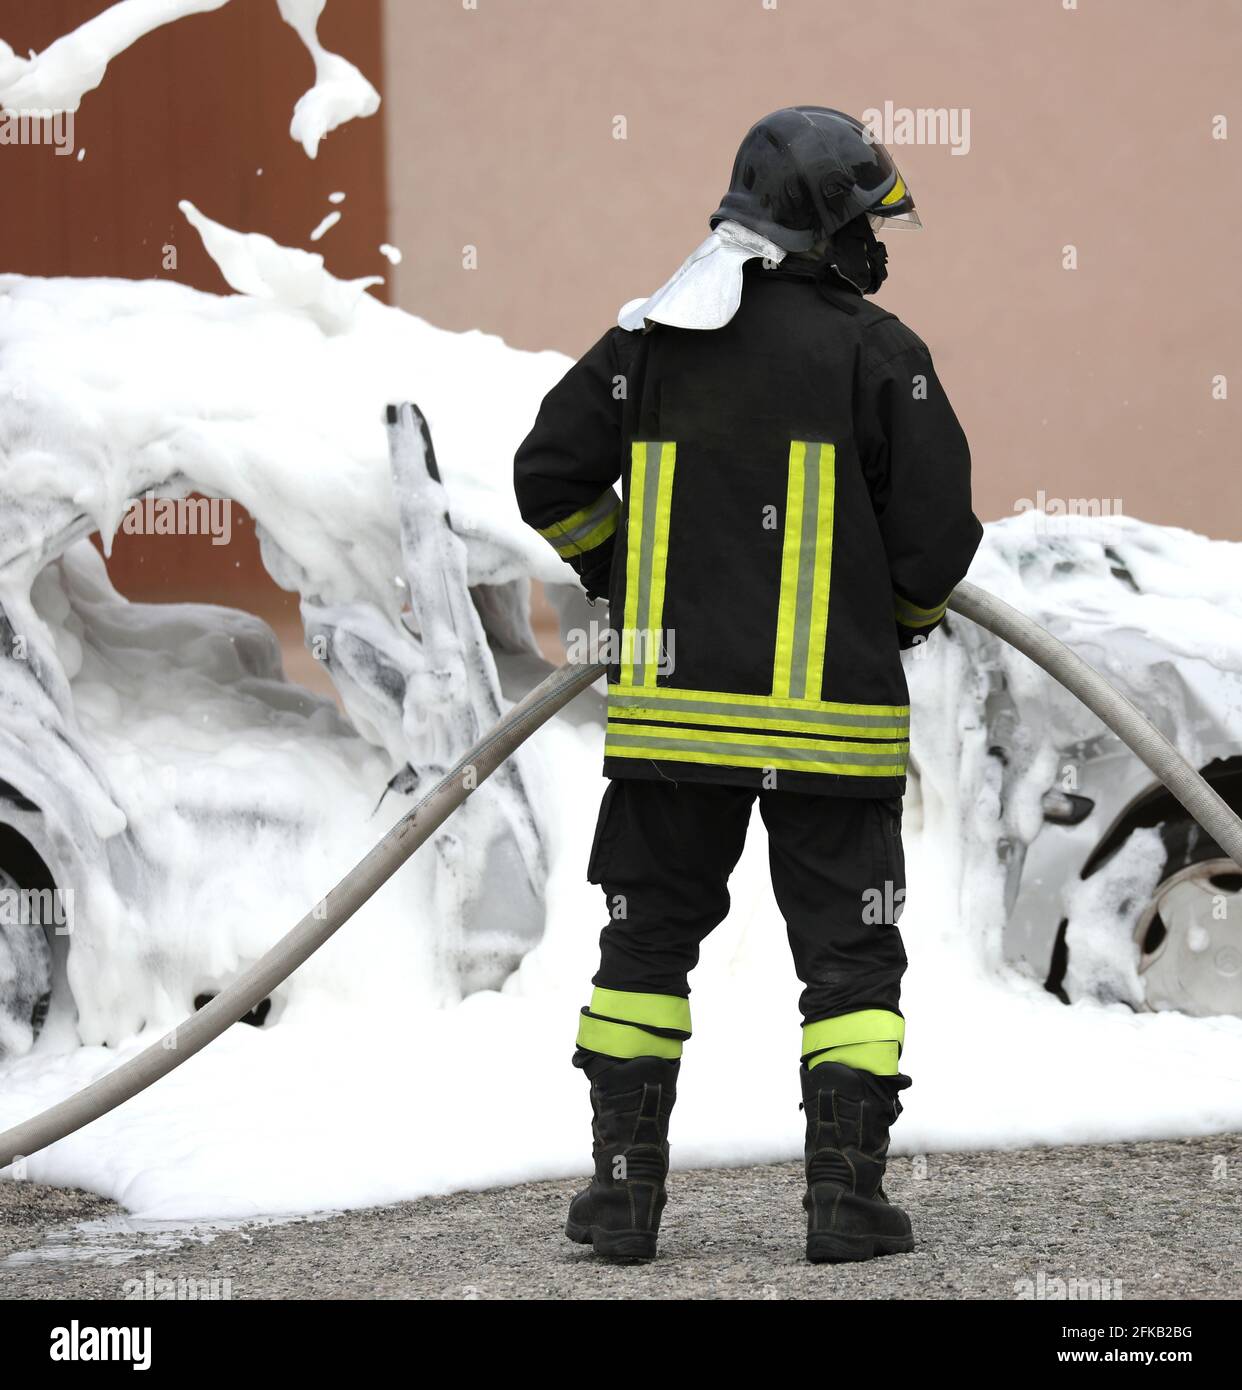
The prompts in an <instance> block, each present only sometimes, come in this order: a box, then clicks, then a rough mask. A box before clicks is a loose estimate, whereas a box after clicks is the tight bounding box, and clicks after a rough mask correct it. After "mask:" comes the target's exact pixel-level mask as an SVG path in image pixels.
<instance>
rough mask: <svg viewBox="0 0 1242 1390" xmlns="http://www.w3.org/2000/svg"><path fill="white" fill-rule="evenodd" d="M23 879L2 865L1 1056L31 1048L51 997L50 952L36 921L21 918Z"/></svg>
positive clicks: (42, 931) (45, 938)
mask: <svg viewBox="0 0 1242 1390" xmlns="http://www.w3.org/2000/svg"><path fill="white" fill-rule="evenodd" d="M20 901H21V899H20V885H19V884H18V882H17V880H16V879H15V878H14V877H13V876H12V875H11V874H8V873H6V872H5V871H4V870H3V869H0V1058H3V1057H9V1056H16V1055H20V1054H21V1053H23V1052H27V1051H29V1049H30V1048H31V1047H32V1046H33V1044H34V1040H35V1039H36V1038H37V1037H38V1036H39V1032H40V1030H41V1029H42V1027H43V1023H44V1020H45V1019H46V1018H47V1010H48V1004H49V1002H50V1000H51V997H52V952H51V950H50V948H49V947H48V944H47V935H46V933H45V932H44V930H43V927H42V926H41V925H40V924H38V923H33V924H32V923H29V922H23V921H22V920H21V913H20V911H19V910H18V909H19V906H20Z"/></svg>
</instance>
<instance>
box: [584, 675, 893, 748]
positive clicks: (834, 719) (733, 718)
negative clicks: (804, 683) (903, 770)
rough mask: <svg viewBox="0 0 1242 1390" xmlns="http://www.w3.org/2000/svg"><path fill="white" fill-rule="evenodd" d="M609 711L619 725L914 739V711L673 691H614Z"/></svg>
mask: <svg viewBox="0 0 1242 1390" xmlns="http://www.w3.org/2000/svg"><path fill="white" fill-rule="evenodd" d="M608 709H609V712H610V713H611V714H613V715H615V716H616V717H617V718H619V719H635V720H649V721H652V722H659V723H668V724H703V725H707V726H709V727H710V728H719V729H738V728H747V729H773V730H776V731H781V730H784V731H786V732H789V733H795V734H837V735H844V736H845V737H850V736H852V737H854V738H875V739H905V738H907V737H908V736H909V733H910V706H909V705H846V704H835V703H833V702H831V701H829V700H795V699H792V698H782V697H778V696H776V695H736V694H732V693H730V692H728V691H718V690H682V689H679V688H678V687H675V686H671V685H660V686H654V687H652V688H650V689H647V690H638V689H635V688H633V687H630V686H624V685H611V686H609V687H608ZM672 732H673V733H676V732H677V731H676V730H673V731H672Z"/></svg>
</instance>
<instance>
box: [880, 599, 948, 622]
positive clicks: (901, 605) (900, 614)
mask: <svg viewBox="0 0 1242 1390" xmlns="http://www.w3.org/2000/svg"><path fill="white" fill-rule="evenodd" d="M948 606H949V600H948V599H945V601H944V602H943V603H938V604H937V605H936V606H935V608H920V607H919V606H918V604H915V603H911V602H910V600H909V599H904V598H902V596H901V595H900V594H898V593H894V594H893V611H894V612H895V613H896V615H897V621H898V622H899V623H900V624H901V625H902V626H903V627H930V626H931V625H932V623H938V622H939V621H940V619H941V618H943V617H944V614H945V609H946V608H947V607H948Z"/></svg>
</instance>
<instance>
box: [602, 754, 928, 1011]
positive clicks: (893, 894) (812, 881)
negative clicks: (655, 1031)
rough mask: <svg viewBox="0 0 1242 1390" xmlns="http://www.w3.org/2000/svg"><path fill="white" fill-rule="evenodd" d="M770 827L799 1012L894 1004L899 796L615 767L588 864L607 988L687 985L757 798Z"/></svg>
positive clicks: (901, 875) (898, 958)
mask: <svg viewBox="0 0 1242 1390" xmlns="http://www.w3.org/2000/svg"><path fill="white" fill-rule="evenodd" d="M756 797H758V800H759V813H760V815H761V816H762V817H763V823H764V825H765V827H766V828H767V832H768V852H769V860H770V865H771V872H772V887H773V890H774V892H775V896H776V902H777V905H778V906H779V908H780V910H781V913H782V915H783V916H784V919H785V923H786V927H787V929H788V933H789V944H790V947H791V948H792V951H793V959H794V966H795V968H796V970H797V973H798V978H799V979H800V980H801V981H802V983H803V985H804V986H805V988H804V990H803V992H802V996H801V999H800V1007H801V1009H802V1014H803V1021H804V1023H805V1024H811V1023H815V1022H816V1021H818V1020H822V1019H830V1018H837V1017H839V1016H841V1015H855V1014H857V1013H859V1012H860V1011H863V1010H882V1011H885V1012H886V1013H889V1014H897V1013H898V1002H899V998H900V986H901V977H902V974H903V973H904V971H905V968H906V953H905V949H904V947H903V946H902V942H901V935H900V933H899V931H898V929H897V926H896V920H895V919H896V916H897V915H898V914H899V911H900V905H901V903H902V901H903V899H904V897H905V856H904V853H903V850H902V843H901V801H900V799H899V798H867V797H835V796H816V795H810V794H807V793H805V792H792V791H779V790H757V789H755V788H753V787H740V786H718V785H712V784H704V783H693V782H681V783H673V782H671V781H649V780H639V779H616V780H614V781H612V782H610V783H609V785H608V788H607V790H606V791H605V793H604V799H603V803H602V804H601V806H600V814H599V822H598V825H597V827H596V832H595V842H594V845H593V847H592V850H591V859H590V864H589V867H588V870H587V877H588V878H589V880H590V881H591V882H592V883H597V884H599V885H600V886H601V887H602V888H603V890H604V894H605V898H606V902H607V906H608V910H609V922H608V925H607V926H606V927H605V928H604V930H603V933H602V935H601V937H600V954H601V960H600V968H599V973H598V974H597V975H596V976H595V978H594V981H593V983H594V984H595V985H596V987H597V993H598V991H599V990H601V989H602V990H605V991H611V990H617V991H628V992H635V993H640V994H649V995H679V996H682V997H683V998H684V997H686V996H688V994H689V982H688V979H687V977H688V975H689V973H690V971H691V970H692V969H693V968H694V966H695V965H696V964H697V962H698V958H699V947H700V945H701V943H702V942H703V940H704V938H705V937H706V936H707V934H708V933H709V932H710V931H711V930H712V929H713V928H714V927H716V926H718V925H719V923H720V922H721V921H723V919H724V917H725V915H726V914H727V913H728V910H729V889H728V881H729V875H730V874H731V873H732V871H733V869H734V867H735V866H736V864H737V861H738V859H739V858H740V856H741V853H742V847H743V845H744V843H745V839H746V829H747V825H748V823H749V821H750V816H751V809H752V807H753V805H754V802H755V799H756Z"/></svg>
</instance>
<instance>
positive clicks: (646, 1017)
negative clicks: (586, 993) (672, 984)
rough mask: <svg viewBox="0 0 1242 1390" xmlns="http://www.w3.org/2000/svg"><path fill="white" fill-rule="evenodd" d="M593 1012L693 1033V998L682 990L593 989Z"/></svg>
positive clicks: (617, 1018) (625, 1020)
mask: <svg viewBox="0 0 1242 1390" xmlns="http://www.w3.org/2000/svg"><path fill="white" fill-rule="evenodd" d="M590 1008H591V1012H592V1013H593V1014H595V1015H597V1016H598V1017H600V1018H610V1019H614V1020H615V1021H617V1022H620V1023H641V1024H645V1025H646V1026H647V1027H648V1028H671V1029H673V1030H674V1031H675V1032H678V1033H685V1035H686V1036H687V1037H689V1036H690V1001H689V999H683V998H682V996H681V995H680V994H636V993H633V992H631V991H630V990H625V989H601V988H600V987H599V986H598V985H597V986H596V987H595V988H594V989H593V990H592V991H591V1005H590Z"/></svg>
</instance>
